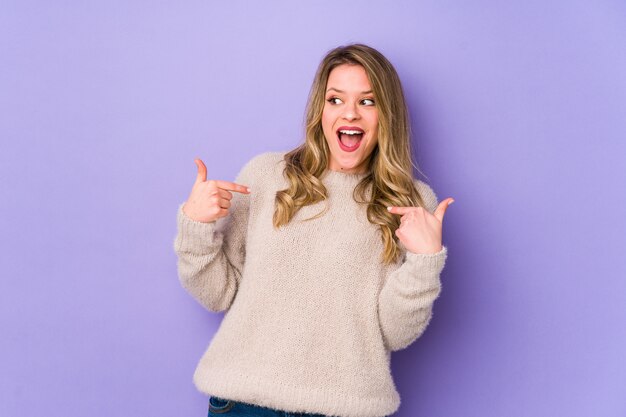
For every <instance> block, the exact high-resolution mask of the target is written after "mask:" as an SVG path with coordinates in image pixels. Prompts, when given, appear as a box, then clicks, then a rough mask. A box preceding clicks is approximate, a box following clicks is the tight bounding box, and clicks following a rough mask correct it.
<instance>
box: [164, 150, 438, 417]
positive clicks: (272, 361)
mask: <svg viewBox="0 0 626 417" xmlns="http://www.w3.org/2000/svg"><path fill="white" fill-rule="evenodd" d="M284 154H285V152H266V153H262V154H260V155H257V156H255V157H253V158H252V159H251V160H250V161H249V162H248V163H246V164H245V166H244V167H243V169H242V170H241V171H240V173H239V175H238V176H237V178H236V179H235V182H237V183H239V184H243V185H246V186H249V187H250V188H251V193H250V194H241V193H237V192H233V198H232V200H231V204H232V205H231V207H230V208H229V214H228V215H227V216H226V217H222V218H220V219H218V220H217V221H214V222H210V223H202V222H197V221H194V220H192V219H191V218H189V217H187V216H186V215H185V214H184V212H183V211H182V207H183V206H184V203H182V204H180V206H179V208H178V213H177V224H178V233H177V236H176V238H175V241H174V250H175V252H176V254H177V256H178V275H179V278H180V281H181V283H182V286H183V287H184V288H185V289H186V290H187V291H188V292H189V293H190V294H191V295H192V296H193V297H194V298H195V299H196V300H197V301H198V302H199V303H200V304H202V305H203V306H204V307H205V308H206V309H208V310H210V311H213V312H219V311H225V312H226V313H225V315H224V318H223V320H222V322H221V325H220V327H219V329H218V330H217V332H216V333H215V335H214V336H213V338H212V340H211V343H210V344H209V346H208V348H207V350H206V351H205V353H204V355H203V356H202V358H201V359H200V362H199V364H198V366H197V368H196V371H195V373H194V376H193V381H194V384H195V385H196V387H197V388H198V390H200V391H202V392H204V393H206V394H208V395H214V396H218V397H222V398H227V399H231V400H234V401H241V402H246V403H251V404H256V405H260V406H264V407H270V408H276V409H280V410H284V411H290V412H294V413H297V412H305V413H321V414H326V415H332V416H345V417H370V416H371V417H376V416H384V415H389V414H392V413H394V412H395V411H396V410H397V409H398V408H399V405H400V396H399V394H398V392H397V390H396V387H395V384H394V381H393V378H392V375H391V371H390V357H391V353H390V352H391V351H397V350H400V349H403V348H405V347H407V346H408V345H410V344H411V343H412V342H413V341H415V340H416V339H417V338H418V337H419V336H420V335H421V334H422V333H423V332H424V329H425V328H426V326H427V325H428V323H429V321H430V319H431V317H432V306H433V302H434V300H435V299H436V298H437V297H438V295H439V293H440V291H441V282H440V273H441V271H442V269H443V267H444V264H445V260H446V257H447V247H446V246H443V248H442V250H441V251H440V252H438V253H435V254H415V253H412V252H409V251H407V250H406V249H405V248H404V246H403V245H402V244H400V249H401V252H402V256H401V258H400V259H398V261H397V262H395V263H393V264H390V265H385V264H383V263H382V261H381V254H382V251H383V249H384V245H383V242H382V239H381V234H380V229H379V227H378V226H375V225H373V224H371V223H369V221H368V220H367V216H366V207H365V205H364V204H358V203H357V202H356V201H354V199H353V197H352V191H353V189H354V187H355V186H356V185H357V183H358V182H359V180H361V179H362V178H363V177H364V176H365V174H347V173H342V172H337V171H331V170H327V171H326V172H325V173H324V176H322V178H321V180H322V182H323V183H324V185H325V187H326V188H327V190H328V194H329V198H328V199H327V200H326V201H323V202H320V203H317V204H314V205H310V206H306V207H303V208H302V209H301V210H300V211H298V212H297V213H296V215H295V216H294V218H293V219H292V220H291V221H290V223H289V224H287V225H285V226H281V227H280V228H279V229H275V228H274V227H273V223H272V217H273V213H274V207H275V206H274V200H275V195H276V192H277V191H279V190H282V189H285V188H286V187H287V180H286V179H285V178H284V177H283V169H284V167H285V162H284V159H283V158H284ZM414 182H415V185H416V187H417V190H418V192H419V193H420V195H421V196H422V198H423V199H424V201H425V205H426V208H427V209H428V210H429V211H430V212H433V211H434V210H435V208H436V206H437V197H436V196H435V193H434V192H433V190H432V189H431V188H430V187H429V186H428V185H427V184H425V183H424V182H422V181H420V180H414ZM325 204H328V205H329V210H328V211H327V212H326V213H325V214H324V215H323V216H321V217H319V218H317V219H314V220H308V221H305V219H307V218H309V217H312V216H314V215H315V214H317V213H319V212H320V211H322V210H323V209H324V207H325Z"/></svg>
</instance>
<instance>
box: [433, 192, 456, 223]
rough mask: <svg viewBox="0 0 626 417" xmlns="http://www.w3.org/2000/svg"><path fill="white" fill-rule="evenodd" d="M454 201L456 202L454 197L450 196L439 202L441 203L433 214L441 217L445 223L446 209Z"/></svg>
mask: <svg viewBox="0 0 626 417" xmlns="http://www.w3.org/2000/svg"><path fill="white" fill-rule="evenodd" d="M452 203H454V199H453V198H452V197H448V198H446V199H445V200H443V201H442V202H441V203H439V205H438V206H437V208H436V209H435V212H434V213H433V214H434V215H435V217H436V218H437V219H439V221H440V222H441V223H443V216H444V214H446V210H447V209H448V206H449V205H450V204H452Z"/></svg>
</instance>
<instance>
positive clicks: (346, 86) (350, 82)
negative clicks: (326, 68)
mask: <svg viewBox="0 0 626 417" xmlns="http://www.w3.org/2000/svg"><path fill="white" fill-rule="evenodd" d="M332 87H334V88H336V89H338V90H343V91H346V92H362V91H368V90H371V85H370V80H369V78H368V77H367V73H366V72H365V69H364V68H363V67H362V66H360V65H348V64H343V65H339V66H338V67H335V68H333V69H332V71H330V74H328V82H327V83H326V89H329V88H332Z"/></svg>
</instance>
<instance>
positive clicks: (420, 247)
mask: <svg viewBox="0 0 626 417" xmlns="http://www.w3.org/2000/svg"><path fill="white" fill-rule="evenodd" d="M453 202H454V199H453V198H451V197H449V198H446V199H445V200H443V201H442V202H441V203H439V205H438V206H437V209H435V212H434V213H433V214H431V213H430V212H429V211H428V210H426V209H425V208H423V207H393V206H392V207H387V210H389V211H390V212H391V213H394V214H400V215H402V218H401V219H400V227H398V228H397V229H396V236H398V239H400V241H401V242H402V244H403V245H404V247H405V248H406V249H407V250H408V251H411V252H413V253H421V254H433V253H437V252H439V251H441V250H442V249H443V247H442V245H441V228H442V224H443V215H444V214H445V212H446V210H447V209H448V206H449V205H450V204H452V203H453Z"/></svg>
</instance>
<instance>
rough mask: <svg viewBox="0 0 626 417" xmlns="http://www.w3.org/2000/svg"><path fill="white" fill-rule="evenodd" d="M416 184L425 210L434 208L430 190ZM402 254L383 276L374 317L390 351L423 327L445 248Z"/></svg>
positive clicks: (438, 284)
mask: <svg viewBox="0 0 626 417" xmlns="http://www.w3.org/2000/svg"><path fill="white" fill-rule="evenodd" d="M416 188H417V190H418V192H419V193H420V195H421V196H422V198H423V199H424V202H425V205H426V208H427V209H428V211H430V212H431V213H432V212H434V211H435V209H436V208H437V204H438V203H437V196H436V195H435V193H434V192H433V190H432V189H431V188H430V187H429V186H428V185H426V184H425V183H423V182H421V181H419V180H416ZM404 254H405V258H404V262H403V263H402V265H401V266H400V267H399V268H397V269H396V270H395V271H393V272H392V273H390V274H389V275H388V276H387V278H386V280H385V283H384V284H383V288H382V289H381V292H380V294H379V296H378V318H379V322H380V327H381V330H382V334H383V339H384V343H385V346H386V347H387V349H389V350H390V351H397V350H401V349H404V348H406V347H407V346H409V345H410V344H411V343H413V342H414V341H415V340H417V338H419V337H420V336H421V335H422V333H424V330H426V327H427V326H428V323H429V322H430V319H431V317H432V308H433V303H434V301H435V299H437V297H438V296H439V294H440V292H441V281H440V275H441V271H442V270H443V267H444V265H445V261H446V258H447V254H448V249H447V247H446V246H443V245H442V249H441V251H439V252H438V253H434V254H416V253H412V252H409V251H404Z"/></svg>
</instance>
